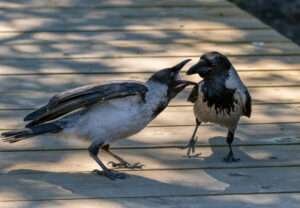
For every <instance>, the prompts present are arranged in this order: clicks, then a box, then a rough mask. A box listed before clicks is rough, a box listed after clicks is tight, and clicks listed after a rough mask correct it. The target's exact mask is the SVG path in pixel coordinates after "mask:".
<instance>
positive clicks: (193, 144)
mask: <svg viewBox="0 0 300 208" xmlns="http://www.w3.org/2000/svg"><path fill="white" fill-rule="evenodd" d="M200 125H201V122H199V121H198V120H197V119H196V126H195V129H194V132H193V135H192V138H191V139H190V140H189V142H188V144H187V145H185V146H184V147H183V149H188V150H187V153H186V154H187V156H188V157H189V158H191V157H197V156H199V154H196V155H191V153H193V154H194V153H195V149H196V143H197V140H198V137H196V133H197V131H198V128H199V126H200Z"/></svg>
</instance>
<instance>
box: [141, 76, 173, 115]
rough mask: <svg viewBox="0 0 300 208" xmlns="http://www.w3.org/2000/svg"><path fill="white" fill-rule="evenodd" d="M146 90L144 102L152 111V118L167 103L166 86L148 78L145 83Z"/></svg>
mask: <svg viewBox="0 0 300 208" xmlns="http://www.w3.org/2000/svg"><path fill="white" fill-rule="evenodd" d="M146 85H147V87H148V92H147V95H146V104H147V107H148V108H150V110H151V112H152V119H153V118H155V117H156V116H157V115H158V114H159V113H160V112H162V111H163V110H164V109H165V108H166V107H167V106H168V104H169V99H168V86H167V85H165V84H163V83H160V82H156V81H153V80H149V81H148V82H147V83H146Z"/></svg>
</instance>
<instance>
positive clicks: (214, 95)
mask: <svg viewBox="0 0 300 208" xmlns="http://www.w3.org/2000/svg"><path fill="white" fill-rule="evenodd" d="M196 73H197V74H199V75H200V77H202V78H203V80H202V81H201V82H199V83H198V86H195V87H194V88H193V90H192V92H191V94H190V96H189V98H188V101H190V102H192V103H194V115H195V117H196V127H195V130H194V132H193V135H192V138H191V139H190V141H189V143H188V145H187V146H186V148H188V151H187V155H188V156H189V157H190V155H191V152H194V151H195V143H196V139H195V135H196V133H197V130H198V127H199V126H200V124H201V122H211V123H215V124H219V125H221V126H224V127H226V128H227V129H228V134H227V139H226V140H227V144H228V146H229V153H228V155H227V156H226V157H225V158H224V160H225V161H226V162H235V161H238V160H239V159H238V158H235V157H234V154H233V151H232V147H231V144H232V142H233V140H234V133H235V130H236V127H237V125H238V122H239V119H240V117H241V116H247V117H250V116H251V97H250V94H249V92H248V90H247V87H246V86H245V85H244V84H243V82H242V81H241V79H240V77H239V75H238V74H237V71H236V70H235V68H234V67H233V65H232V64H231V63H230V61H229V60H228V58H227V57H226V56H224V55H223V54H221V53H218V52H209V53H206V54H204V55H202V56H201V58H200V60H199V62H198V63H196V64H195V65H193V66H192V67H191V68H190V69H189V70H188V71H187V74H188V75H191V74H196Z"/></svg>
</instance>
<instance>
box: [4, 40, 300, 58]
mask: <svg viewBox="0 0 300 208" xmlns="http://www.w3.org/2000/svg"><path fill="white" fill-rule="evenodd" d="M216 48H217V49H218V51H219V52H221V53H223V54H225V55H233V56H234V55H239V56H242V55H256V56H258V55H295V54H297V55H300V48H299V46H298V45H296V44H294V43H292V42H285V43H284V44H283V43H278V42H272V43H262V44H261V45H260V43H259V44H256V43H237V44H231V43H229V44H227V43H201V42H200V43H197V42H192V43H188V42H185V43H179V42H177V43H163V42H154V43H153V42H149V41H139V42H135V41H130V42H129V41H122V42H121V41H120V42H101V43H93V42H85V43H71V44H69V43H60V44H41V45H27V44H26V45H22V44H18V45H13V46H10V45H9V46H6V45H3V46H2V45H1V46H0V56H1V57H4V58H6V57H7V58H9V57H12V58H51V59H55V58H105V57H120V58H121V57H140V56H141V57H144V56H146V57H147V56H151V57H161V56H182V57H184V56H191V57H197V56H199V54H203V53H207V52H210V51H214V50H216Z"/></svg>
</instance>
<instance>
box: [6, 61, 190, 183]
mask: <svg viewBox="0 0 300 208" xmlns="http://www.w3.org/2000/svg"><path fill="white" fill-rule="evenodd" d="M188 61H190V60H189V59H187V60H184V61H182V62H181V63H179V64H177V65H176V66H173V67H171V68H167V69H163V70H160V71H158V72H156V73H154V74H153V75H152V76H151V77H150V78H149V79H148V80H147V82H146V83H141V82H137V81H123V82H111V83H107V84H102V85H101V84H100V85H87V86H83V87H79V88H75V89H71V90H68V91H65V92H62V93H59V94H57V95H55V96H54V97H52V98H51V99H50V100H49V102H48V103H47V104H46V105H45V106H43V107H41V108H39V109H38V110H36V111H34V112H32V113H30V114H29V115H27V116H26V117H25V118H24V121H29V123H28V124H27V125H26V126H25V128H24V129H22V130H18V131H9V132H5V133H2V136H3V137H5V138H4V139H3V140H4V141H6V142H10V143H13V142H17V141H20V140H22V139H27V138H30V137H34V136H37V135H42V134H47V133H53V134H54V133H55V134H58V133H59V134H65V135H74V136H75V135H76V136H79V137H82V138H87V139H89V140H90V141H91V145H90V146H89V148H88V151H89V154H90V156H91V157H92V158H93V159H94V160H95V161H96V162H97V163H98V165H99V166H100V167H101V168H102V171H99V170H96V173H98V174H101V175H104V176H106V177H108V178H110V179H116V178H120V179H122V178H125V175H124V174H122V173H118V172H116V171H111V170H109V169H108V168H107V167H106V166H105V165H104V164H103V162H102V161H101V160H100V159H99V157H98V156H97V155H98V152H99V149H102V150H104V151H106V152H107V153H109V154H110V155H112V156H113V157H114V158H115V159H117V160H118V161H119V163H112V164H113V166H115V167H119V168H120V167H125V168H140V167H141V166H140V165H139V164H134V165H131V164H129V163H128V162H126V161H125V160H123V159H122V158H121V157H119V156H117V155H115V154H114V153H112V152H111V151H110V149H109V144H111V143H112V142H114V141H116V140H118V139H122V138H126V137H128V136H131V135H133V134H136V133H137V132H139V131H141V130H142V129H144V128H145V127H146V125H147V124H148V123H149V122H150V121H151V120H153V119H154V118H155V117H156V116H157V115H158V114H159V113H160V112H162V111H163V110H164V109H165V108H166V107H167V105H168V103H169V101H170V100H171V99H172V98H174V97H175V96H176V95H177V94H178V93H179V92H180V91H182V90H183V89H184V88H185V87H186V86H187V85H189V84H192V82H188V81H184V80H181V79H180V76H179V72H180V70H181V68H182V67H183V66H184V65H185V64H186V63H187V62H188Z"/></svg>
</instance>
